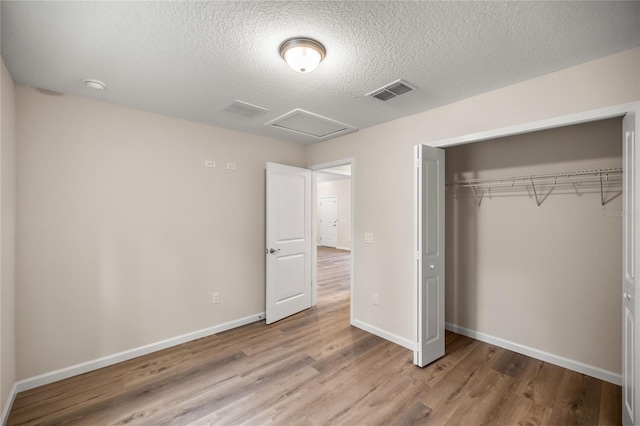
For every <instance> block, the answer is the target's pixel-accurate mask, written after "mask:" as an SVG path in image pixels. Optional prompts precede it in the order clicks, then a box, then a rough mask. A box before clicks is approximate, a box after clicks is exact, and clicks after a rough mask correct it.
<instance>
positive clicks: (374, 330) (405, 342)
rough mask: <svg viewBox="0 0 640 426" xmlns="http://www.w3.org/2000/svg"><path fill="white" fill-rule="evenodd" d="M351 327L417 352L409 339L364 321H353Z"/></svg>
mask: <svg viewBox="0 0 640 426" xmlns="http://www.w3.org/2000/svg"><path fill="white" fill-rule="evenodd" d="M351 325H352V326H354V327H358V328H360V329H362V330H364V331H366V332H368V333H371V334H375V335H376V336H378V337H382V338H383V339H385V340H388V341H390V342H393V343H395V344H396V345H400V346H402V347H404V348H407V349H409V350H411V351H413V350H415V348H416V344H415V343H414V342H412V341H411V340H409V339H405V338H404V337H400V336H398V335H396V334H393V333H389V332H388V331H385V330H382V329H381V328H378V327H375V326H373V325H370V324H367V323H365V322H362V321H358V320H355V319H354V320H353V321H351Z"/></svg>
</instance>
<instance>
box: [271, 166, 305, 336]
mask: <svg viewBox="0 0 640 426" xmlns="http://www.w3.org/2000/svg"><path fill="white" fill-rule="evenodd" d="M266 191H267V192H266V243H267V249H266V297H267V306H266V311H267V324H271V323H273V322H275V321H278V320H281V319H282V318H285V317H288V316H289V315H293V314H295V313H298V312H300V311H302V310H304V309H307V308H310V307H311V246H312V241H311V170H307V169H300V168H298V167H291V166H285V165H282V164H275V163H267V188H266Z"/></svg>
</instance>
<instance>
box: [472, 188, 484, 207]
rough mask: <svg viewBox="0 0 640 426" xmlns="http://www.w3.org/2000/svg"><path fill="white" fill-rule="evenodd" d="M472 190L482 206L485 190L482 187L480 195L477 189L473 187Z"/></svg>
mask: <svg viewBox="0 0 640 426" xmlns="http://www.w3.org/2000/svg"><path fill="white" fill-rule="evenodd" d="M471 192H472V193H473V196H474V198H475V199H476V201H477V202H478V207H480V205H481V204H482V198H483V197H484V191H483V190H482V189H481V190H479V192H480V195H478V193H477V192H476V189H475V188H473V187H472V188H471Z"/></svg>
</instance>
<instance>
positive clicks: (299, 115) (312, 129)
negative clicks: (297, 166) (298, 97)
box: [265, 109, 358, 141]
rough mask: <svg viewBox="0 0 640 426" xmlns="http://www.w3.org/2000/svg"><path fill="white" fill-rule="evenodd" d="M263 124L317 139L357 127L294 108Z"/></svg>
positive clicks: (355, 129) (333, 135) (345, 132)
mask: <svg viewBox="0 0 640 426" xmlns="http://www.w3.org/2000/svg"><path fill="white" fill-rule="evenodd" d="M265 126H271V127H276V128H279V129H283V130H289V131H291V132H296V133H301V134H303V135H307V136H311V137H313V138H316V139H317V140H318V141H320V140H324V139H329V138H332V137H336V136H341V135H345V134H347V133H352V132H355V131H357V130H358V129H357V128H355V127H353V126H351V125H349V124H345V123H341V122H339V121H336V120H332V119H331V118H328V117H323V116H321V115H318V114H314V113H312V112H309V111H305V110H302V109H294V110H293V111H291V112H288V113H286V114H284V115H282V116H280V117H278V118H276V119H275V120H271V121H269V122H268V123H265Z"/></svg>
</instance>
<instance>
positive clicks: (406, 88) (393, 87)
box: [365, 80, 418, 101]
mask: <svg viewBox="0 0 640 426" xmlns="http://www.w3.org/2000/svg"><path fill="white" fill-rule="evenodd" d="M414 90H418V89H417V88H416V87H415V86H412V85H410V84H409V83H407V82H406V81H404V80H396V81H394V82H393V83H390V84H387V85H386V86H384V87H381V88H379V89H376V90H374V91H373V92H370V93H367V94H366V95H365V96H371V97H372V98H376V99H378V100H381V101H388V100H390V99H394V98H397V97H398V96H400V95H404V94H405V93H409V92H413V91H414Z"/></svg>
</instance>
